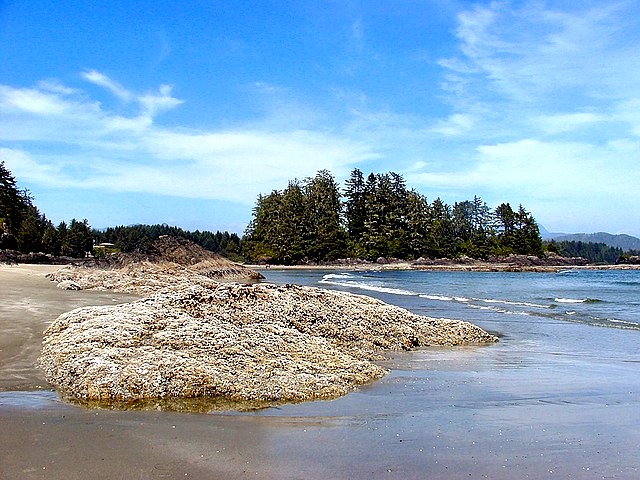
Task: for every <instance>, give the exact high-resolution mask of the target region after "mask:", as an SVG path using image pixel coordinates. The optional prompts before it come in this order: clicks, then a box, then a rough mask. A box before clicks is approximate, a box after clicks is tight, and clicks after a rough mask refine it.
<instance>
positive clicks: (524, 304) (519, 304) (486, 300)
mask: <svg viewBox="0 0 640 480" xmlns="http://www.w3.org/2000/svg"><path fill="white" fill-rule="evenodd" d="M475 300H478V301H480V302H484V303H500V304H502V305H514V306H517V307H532V308H551V305H541V304H539V303H530V302H510V301H508V300H496V299H493V298H476V299H475Z"/></svg>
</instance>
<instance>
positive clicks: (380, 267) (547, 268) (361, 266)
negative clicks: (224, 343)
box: [244, 262, 640, 273]
mask: <svg viewBox="0 0 640 480" xmlns="http://www.w3.org/2000/svg"><path fill="white" fill-rule="evenodd" d="M244 266H245V267H247V268H250V269H252V270H256V271H260V272H262V271H269V270H270V269H273V270H303V271H304V270H310V271H313V270H341V271H345V270H353V271H387V270H389V271H402V270H417V271H420V270H424V271H434V272H446V271H451V272H541V273H555V272H560V271H564V270H640V265H627V264H620V265H595V264H591V265H535V266H523V265H514V264H505V263H488V262H476V263H472V264H469V263H451V264H442V265H415V264H412V263H411V262H390V263H383V264H380V263H374V262H371V263H358V264H348V263H337V264H333V263H332V264H326V265H270V266H266V265H262V264H244Z"/></svg>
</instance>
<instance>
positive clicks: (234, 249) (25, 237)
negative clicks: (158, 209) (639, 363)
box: [0, 162, 242, 260]
mask: <svg viewBox="0 0 640 480" xmlns="http://www.w3.org/2000/svg"><path fill="white" fill-rule="evenodd" d="M160 235H173V236H180V237H184V238H186V239H188V240H191V241H192V242H194V243H197V244H198V245H200V246H202V247H203V248H205V249H207V250H210V251H212V252H215V253H220V254H222V255H225V256H226V257H228V258H231V259H234V260H242V258H241V257H240V255H239V254H240V250H241V239H240V237H239V236H238V235H237V234H235V233H229V232H216V233H213V232H209V231H199V230H196V231H195V232H190V231H186V230H182V229H181V228H178V227H170V226H168V225H132V226H120V227H112V228H107V229H106V230H96V229H92V228H91V226H90V225H89V222H88V220H86V219H85V220H82V221H80V220H76V219H75V218H74V219H72V220H71V222H70V223H68V224H67V223H66V222H64V221H63V222H60V223H59V224H58V225H57V226H55V225H54V224H53V223H52V222H51V221H50V220H49V219H48V218H47V217H46V216H45V215H44V214H43V213H41V212H40V211H39V210H38V208H37V207H36V206H35V205H34V202H33V198H32V196H31V194H30V193H29V192H28V191H27V190H23V189H20V188H18V186H17V184H16V179H15V177H14V176H13V175H12V174H11V172H10V171H9V170H8V169H7V168H6V166H5V163H4V162H0V250H15V251H18V252H20V253H25V254H27V253H44V254H49V255H54V256H68V257H74V258H84V257H86V256H87V254H90V253H97V252H99V251H100V250H96V251H95V252H94V242H95V243H96V244H99V243H113V244H114V247H113V250H114V251H123V252H131V251H134V250H139V251H144V250H146V249H147V248H148V247H149V246H150V245H151V243H153V241H154V240H155V239H157V238H158V237H159V236H160Z"/></svg>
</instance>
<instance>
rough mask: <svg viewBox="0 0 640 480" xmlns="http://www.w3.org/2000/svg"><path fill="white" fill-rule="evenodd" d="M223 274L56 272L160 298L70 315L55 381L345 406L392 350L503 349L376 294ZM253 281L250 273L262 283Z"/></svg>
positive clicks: (91, 395)
mask: <svg viewBox="0 0 640 480" xmlns="http://www.w3.org/2000/svg"><path fill="white" fill-rule="evenodd" d="M190 262H191V260H190ZM183 263H185V262H183ZM224 268H227V267H226V266H225V267H223V269H224ZM229 268H231V267H229ZM215 271H216V270H215V269H213V268H212V265H210V264H206V265H205V264H203V263H202V261H198V259H197V258H193V263H192V264H191V265H180V264H177V263H175V262H167V261H165V260H163V261H161V262H159V263H153V262H151V261H150V260H149V259H143V260H142V261H141V262H131V263H128V264H126V265H124V266H122V267H120V268H117V269H116V268H111V269H90V268H78V267H72V268H65V269H62V270H61V271H59V272H56V273H54V274H52V275H51V278H52V280H54V281H56V282H58V285H59V286H61V287H62V288H83V289H109V290H114V291H126V292H136V293H139V294H143V295H148V296H147V297H146V298H143V299H141V300H138V301H135V302H131V303H127V304H122V305H117V306H106V307H85V308H80V309H76V310H73V311H71V312H67V313H65V314H63V315H61V316H60V317H58V319H57V320H55V321H54V322H53V324H52V325H51V326H50V327H49V328H48V329H47V330H46V331H45V334H44V342H43V352H42V355H41V357H40V365H41V367H42V369H43V370H44V372H45V375H46V378H47V380H48V381H49V382H50V383H51V384H53V385H55V386H56V387H57V388H59V389H60V390H61V391H62V392H63V394H64V395H66V396H68V397H71V398H74V399H79V400H82V401H91V400H100V401H116V402H133V401H137V400H144V399H154V398H193V397H224V398H229V399H232V400H249V401H251V400H261V401H298V400H308V399H317V398H332V397H337V396H340V395H344V394H345V393H347V392H349V391H350V390H352V389H353V388H355V387H356V386H358V385H362V384H364V383H367V382H370V381H372V380H374V379H377V378H380V377H381V376H383V375H385V373H386V371H385V370H384V369H383V368H381V367H380V366H379V365H377V364H376V363H375V360H377V359H380V358H381V356H380V355H381V354H382V353H383V352H384V351H386V350H408V349H411V348H417V347H426V346H432V345H460V344H479V343H488V342H495V341H497V338H496V337H494V336H493V335H490V334H488V333H487V332H485V331H484V330H482V329H480V328H479V327H476V326H474V325H472V324H469V323H467V322H462V321H456V320H447V319H434V318H429V317H424V316H419V315H415V314H413V313H411V312H409V311H407V310H404V309H401V308H399V307H395V306H391V305H387V304H385V303H383V302H380V301H378V300H374V299H372V298H369V297H365V296H358V295H353V294H348V293H342V292H335V291H328V290H322V289H318V288H312V287H301V286H294V285H284V286H276V285H270V284H256V283H253V284H247V283H244V284H240V283H229V282H220V281H216V280H214V279H213V278H214V277H221V278H224V279H227V278H228V277H229V276H230V275H231V276H233V275H235V274H238V272H236V271H235V270H230V271H227V273H225V274H224V275H222V274H215V273H214V272H215ZM248 272H250V270H248V269H247V272H245V271H244V270H242V269H241V272H240V273H242V274H246V275H247V277H245V278H255V275H250V274H249V273H248Z"/></svg>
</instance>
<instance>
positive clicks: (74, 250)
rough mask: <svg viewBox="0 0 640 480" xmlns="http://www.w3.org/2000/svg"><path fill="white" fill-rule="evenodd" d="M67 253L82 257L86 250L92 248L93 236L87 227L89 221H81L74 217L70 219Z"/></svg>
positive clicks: (84, 255) (88, 250) (89, 250)
mask: <svg viewBox="0 0 640 480" xmlns="http://www.w3.org/2000/svg"><path fill="white" fill-rule="evenodd" d="M67 242H68V247H69V255H70V256H72V257H75V258H84V257H86V255H87V253H88V252H91V251H92V250H93V237H92V236H91V230H90V228H89V222H88V221H87V220H86V219H85V220H83V221H82V222H80V221H78V220H76V219H75V218H74V219H72V220H71V224H70V226H69V231H68V233H67Z"/></svg>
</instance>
